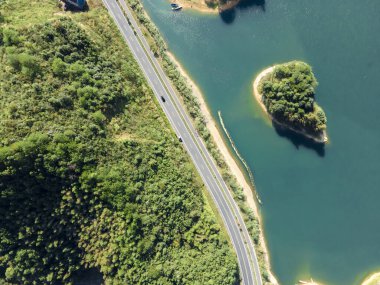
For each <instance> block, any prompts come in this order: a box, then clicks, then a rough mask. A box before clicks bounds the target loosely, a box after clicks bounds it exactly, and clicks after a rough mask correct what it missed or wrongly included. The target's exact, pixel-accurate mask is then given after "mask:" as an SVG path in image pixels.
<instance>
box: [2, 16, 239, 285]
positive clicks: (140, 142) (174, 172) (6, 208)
mask: <svg viewBox="0 0 380 285" xmlns="http://www.w3.org/2000/svg"><path fill="white" fill-rule="evenodd" d="M106 19H107V21H108V18H106ZM87 20H88V19H87ZM96 21H98V18H97V19H96ZM107 24H108V22H106V23H105V24H104V23H103V24H102V25H101V26H102V29H107ZM108 25H109V24H108ZM109 26H110V27H112V28H114V27H113V26H111V25H109ZM95 28H96V26H95ZM95 28H94V31H97V30H96V29H95ZM108 31H109V32H110V31H111V29H109V30H108ZM2 35H3V38H4V36H6V37H7V40H6V43H7V44H4V45H2V46H0V54H3V55H4V56H3V57H2V58H1V59H0V60H1V62H0V72H1V74H3V75H4V76H2V77H0V86H1V92H0V102H1V103H0V104H1V105H0V110H1V112H0V216H1V217H2V220H1V223H0V283H4V282H9V283H13V284H59V282H63V283H71V282H72V276H73V273H75V272H77V271H78V270H79V269H81V268H83V267H84V268H97V269H99V271H100V272H101V273H102V275H103V278H104V280H105V281H106V282H107V283H108V284H153V285H154V284H157V285H161V284H202V285H203V284H218V285H219V284H222V285H223V284H226V285H227V284H236V283H237V282H238V269H237V264H236V259H235V257H234V256H233V253H232V251H231V250H230V248H229V246H228V244H227V242H226V240H225V238H224V236H223V235H222V234H221V232H220V227H219V225H218V224H217V223H216V221H215V217H214V214H213V213H212V212H211V210H210V209H209V206H208V204H207V203H205V200H204V197H203V195H202V190H201V189H202V187H203V186H202V184H201V183H200V182H199V180H198V178H197V176H196V173H195V171H194V167H193V166H192V164H191V163H190V161H189V159H188V157H187V156H186V154H185V152H184V150H183V148H182V146H181V145H180V144H179V143H178V142H177V140H176V139H175V137H174V136H173V133H172V131H171V130H170V129H169V128H168V125H167V122H166V121H165V120H164V119H163V115H162V114H161V113H160V111H159V109H158V108H157V106H156V105H155V103H154V102H153V100H152V94H151V91H150V90H149V89H148V88H147V86H146V83H145V82H144V80H143V79H142V76H141V73H140V71H139V70H138V68H137V65H136V63H135V62H134V61H133V60H132V59H131V55H130V53H129V52H127V51H126V50H125V49H124V50H122V51H117V49H116V48H115V49H114V50H113V51H110V50H109V49H110V45H111V44H110V43H109V42H103V43H102V41H104V39H103V40H101V41H100V42H99V43H95V42H94V41H93V40H92V39H91V38H90V36H89V35H88V34H87V33H86V32H84V30H82V29H81V28H79V26H78V25H77V24H76V23H75V21H73V20H71V19H68V18H60V19H59V20H54V21H52V22H49V23H45V24H42V25H38V26H34V27H29V28H24V29H22V30H18V31H15V32H11V33H10V34H8V35H5V34H4V32H3V33H2ZM102 35H103V31H102V32H99V34H98V37H99V38H100V39H102ZM17 37H23V38H24V39H27V40H24V41H17V40H15V39H16V38H17ZM118 40H120V39H119V38H118ZM4 42H5V41H4ZM116 43H117V41H116ZM113 44H115V42H114V43H113ZM23 68H24V69H27V70H26V71H23ZM29 70H30V71H29ZM34 70H35V72H31V71H34Z"/></svg>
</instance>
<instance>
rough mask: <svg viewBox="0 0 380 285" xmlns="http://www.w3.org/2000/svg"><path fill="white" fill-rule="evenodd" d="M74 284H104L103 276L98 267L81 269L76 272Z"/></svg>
mask: <svg viewBox="0 0 380 285" xmlns="http://www.w3.org/2000/svg"><path fill="white" fill-rule="evenodd" d="M73 278H74V282H73V284H74V285H103V284H104V281H103V276H102V274H101V273H100V272H99V270H98V269H96V268H90V269H80V270H78V271H77V272H75V273H74V276H73Z"/></svg>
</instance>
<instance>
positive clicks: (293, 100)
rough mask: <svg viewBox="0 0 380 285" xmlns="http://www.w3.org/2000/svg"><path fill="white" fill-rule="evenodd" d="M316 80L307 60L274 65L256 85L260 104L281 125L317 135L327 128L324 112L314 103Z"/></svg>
mask: <svg viewBox="0 0 380 285" xmlns="http://www.w3.org/2000/svg"><path fill="white" fill-rule="evenodd" d="M317 85H318V83H317V80H316V78H315V76H314V74H313V72H312V70H311V67H310V66H309V65H307V64H306V63H303V62H299V61H293V62H290V63H285V64H280V65H277V66H276V67H275V68H274V70H273V71H272V72H270V73H269V74H267V75H266V76H264V77H263V78H262V79H261V81H260V84H259V92H260V93H261V94H262V100H263V103H264V105H265V107H266V109H267V111H268V112H269V113H270V115H271V116H272V117H273V118H274V119H275V120H276V121H277V122H279V123H280V124H284V125H286V126H290V127H291V128H293V129H295V130H297V131H300V132H306V133H308V134H310V135H312V136H320V135H321V133H323V132H324V131H325V130H326V122H327V120H326V115H325V113H324V111H323V110H322V108H321V107H320V106H318V104H317V103H316V102H315V98H314V97H315V88H316V87H317Z"/></svg>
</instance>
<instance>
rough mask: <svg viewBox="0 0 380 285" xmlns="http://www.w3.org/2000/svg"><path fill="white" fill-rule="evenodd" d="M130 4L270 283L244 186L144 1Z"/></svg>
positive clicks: (134, 0)
mask: <svg viewBox="0 0 380 285" xmlns="http://www.w3.org/2000/svg"><path fill="white" fill-rule="evenodd" d="M127 4H128V5H129V6H130V7H131V9H132V11H133V13H134V15H135V17H136V19H138V22H139V23H140V24H141V25H140V26H141V28H142V30H143V33H144V35H145V36H146V37H147V38H148V42H149V43H150V48H151V50H152V51H153V52H154V53H155V55H156V57H157V58H158V60H159V61H160V62H161V66H163V68H164V70H165V72H166V74H167V75H168V77H169V78H170V80H171V82H172V84H173V86H174V87H175V88H176V91H177V93H178V94H179V97H180V98H181V99H182V103H183V105H184V106H185V107H186V109H187V112H188V114H189V115H190V117H191V118H192V119H193V122H194V125H195V127H196V129H197V131H198V133H199V134H200V136H201V137H202V138H203V140H204V142H205V144H206V146H207V149H208V150H209V151H210V153H211V155H212V156H213V158H214V159H215V161H216V163H217V165H218V167H219V170H220V171H221V173H222V176H223V179H224V181H226V183H227V185H228V186H229V188H230V189H231V190H232V193H233V196H234V199H235V201H236V202H237V204H238V206H239V208H240V210H241V213H242V214H243V218H244V220H245V224H246V226H247V229H248V232H249V233H250V235H251V237H252V240H253V242H254V244H255V249H256V254H257V257H258V261H259V265H260V273H261V275H262V277H263V280H264V281H265V282H266V283H265V284H271V283H270V282H269V273H268V266H269V264H268V263H267V261H266V257H265V253H264V249H263V244H262V243H261V240H260V235H261V234H262V233H261V231H260V225H259V220H258V218H257V217H255V214H254V212H253V210H252V209H251V208H250V207H249V206H248V204H247V203H246V197H245V195H244V192H243V189H242V187H241V186H240V185H239V183H238V182H237V181H236V178H235V177H234V176H233V175H232V174H231V171H230V169H229V167H228V165H227V164H226V162H225V161H224V159H223V156H222V155H221V153H220V152H219V149H218V147H217V146H216V144H215V142H214V140H213V138H212V137H211V134H210V132H209V131H208V129H207V126H206V121H205V119H204V116H203V114H202V112H201V110H200V106H199V102H198V100H197V98H196V97H195V96H194V95H193V93H192V90H191V88H190V87H189V85H188V84H187V81H186V79H185V78H184V77H183V76H182V75H181V73H180V72H179V71H178V69H177V68H176V66H175V64H174V63H173V62H172V61H171V59H170V57H169V56H168V55H167V47H166V44H165V42H164V40H163V38H162V36H161V34H160V31H159V30H158V29H157V27H156V26H155V25H154V24H153V22H152V21H151V20H150V19H149V17H148V16H147V14H146V12H145V10H144V8H143V6H142V4H141V2H140V1H139V0H129V1H127Z"/></svg>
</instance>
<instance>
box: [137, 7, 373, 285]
mask: <svg viewBox="0 0 380 285" xmlns="http://www.w3.org/2000/svg"><path fill="white" fill-rule="evenodd" d="M144 5H145V7H146V9H147V11H148V13H149V15H150V16H151V18H152V19H153V21H154V22H155V23H156V24H157V26H158V27H159V29H160V31H161V32H162V34H163V36H164V37H165V39H166V40H167V43H168V45H169V49H170V50H171V51H172V52H173V53H174V54H175V55H176V57H177V58H178V59H179V60H180V61H181V62H182V64H183V65H184V67H185V68H186V69H187V70H188V71H189V73H190V74H191V76H192V77H193V79H194V80H195V82H196V83H197V84H198V85H199V86H200V88H201V90H202V91H203V93H204V95H205V97H206V99H207V102H208V104H209V107H210V109H211V111H212V113H213V115H214V117H215V118H217V111H218V110H221V111H222V113H223V118H224V121H225V124H226V126H227V128H228V129H229V131H230V133H231V135H232V137H233V139H234V141H235V143H236V145H237V147H238V148H239V151H240V152H241V154H242V155H243V156H244V158H245V159H246V160H247V162H248V164H249V165H250V167H251V168H252V170H253V172H254V175H255V181H256V186H257V189H258V192H259V194H260V197H261V199H262V201H263V203H264V205H263V207H262V214H263V220H264V228H265V236H266V239H267V241H268V247H269V250H270V258H271V263H272V267H273V270H274V273H275V275H276V276H277V277H278V279H279V281H280V283H281V284H283V285H293V284H294V283H295V282H296V281H297V280H298V279H301V278H307V277H310V276H312V277H313V279H315V280H318V281H321V282H323V283H327V284H335V285H351V284H358V283H360V280H361V279H362V278H364V276H365V275H366V274H367V273H369V272H372V271H374V270H379V269H380V173H379V162H380V126H379V122H380V115H379V114H380V112H379V111H378V110H379V109H380V16H379V15H380V1H377V0H363V1H354V0H345V1H343V0H335V1H326V0H321V1H314V0H292V1H284V0H267V1H266V3H265V6H264V7H262V6H261V7H257V6H251V7H248V8H246V9H237V10H236V14H235V18H234V19H232V18H229V19H227V22H229V23H226V19H225V20H224V21H223V19H222V18H221V17H220V16H218V15H203V14H199V13H196V12H191V11H183V12H181V13H172V12H171V11H170V7H169V6H168V2H166V1H165V0H144ZM293 59H299V60H304V61H306V62H308V63H309V64H311V65H312V66H313V69H314V73H315V75H316V77H317V79H318V81H319V84H320V85H319V87H318V89H317V101H318V102H319V104H320V105H321V106H322V107H323V108H324V110H325V112H326V115H327V118H328V133H329V137H330V140H331V143H330V144H329V145H327V146H326V147H325V148H324V149H322V148H316V147H315V146H313V145H310V144H308V143H307V142H305V141H304V140H303V139H302V138H299V137H298V138H297V137H294V136H292V135H291V134H281V133H280V134H279V133H278V132H277V131H276V130H275V129H274V128H273V127H272V126H271V124H270V122H268V120H267V119H265V117H264V116H263V114H262V112H261V111H260V109H259V107H258V106H257V104H256V102H255V101H254V98H253V97H252V87H251V84H252V80H253V78H254V76H255V74H257V73H258V72H260V71H261V70H262V69H264V68H265V67H267V66H269V65H272V64H275V63H281V62H286V61H289V60H293Z"/></svg>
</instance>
